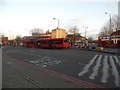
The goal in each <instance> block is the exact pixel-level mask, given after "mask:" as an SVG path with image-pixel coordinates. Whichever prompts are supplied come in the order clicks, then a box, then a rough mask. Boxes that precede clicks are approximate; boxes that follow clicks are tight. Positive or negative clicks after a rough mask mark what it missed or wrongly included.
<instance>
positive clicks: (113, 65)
mask: <svg viewBox="0 0 120 90" xmlns="http://www.w3.org/2000/svg"><path fill="white" fill-rule="evenodd" d="M109 58H110V64H111V66H112V74H113V76H115V85H116V86H117V87H120V84H118V83H120V77H119V74H118V71H117V68H116V66H115V63H114V61H113V57H112V56H109Z"/></svg>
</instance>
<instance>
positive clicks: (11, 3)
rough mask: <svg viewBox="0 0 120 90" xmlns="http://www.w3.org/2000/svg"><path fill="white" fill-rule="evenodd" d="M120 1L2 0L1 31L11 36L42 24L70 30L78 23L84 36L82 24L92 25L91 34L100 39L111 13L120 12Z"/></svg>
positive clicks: (0, 5)
mask: <svg viewBox="0 0 120 90" xmlns="http://www.w3.org/2000/svg"><path fill="white" fill-rule="evenodd" d="M118 1H119V0H109V1H108V0H104V1H102V0H96V1H94V0H90V1H89V2H88V0H84V2H83V1H81V0H64V1H63V0H57V1H56V0H0V33H1V34H5V35H7V36H12V37H11V38H13V37H15V35H22V36H24V35H29V30H31V29H32V28H35V27H38V28H42V29H43V30H44V31H46V30H48V29H49V30H52V29H55V28H56V27H57V20H53V18H58V19H59V20H60V28H63V29H66V30H67V31H68V30H69V28H70V27H72V26H74V25H76V26H78V28H79V32H80V33H81V34H82V35H83V36H84V29H83V28H82V26H86V27H88V29H87V37H90V36H93V37H94V38H96V34H98V32H99V30H100V28H101V27H102V26H103V25H104V24H105V23H106V22H107V21H108V20H109V15H106V14H105V12H106V11H107V12H109V13H111V14H112V15H116V14H118V3H117V2H118Z"/></svg>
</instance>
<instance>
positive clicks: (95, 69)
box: [89, 55, 102, 79]
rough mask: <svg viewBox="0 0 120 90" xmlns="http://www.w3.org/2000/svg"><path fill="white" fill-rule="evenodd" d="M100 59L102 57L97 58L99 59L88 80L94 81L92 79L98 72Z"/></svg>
mask: <svg viewBox="0 0 120 90" xmlns="http://www.w3.org/2000/svg"><path fill="white" fill-rule="evenodd" d="M101 59H102V55H100V56H99V58H98V60H97V62H96V65H95V66H94V68H93V73H92V74H91V75H90V77H89V78H90V79H94V77H95V76H97V74H98V70H99V67H100V62H101Z"/></svg>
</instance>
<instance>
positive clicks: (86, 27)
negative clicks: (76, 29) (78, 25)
mask: <svg viewBox="0 0 120 90" xmlns="http://www.w3.org/2000/svg"><path fill="white" fill-rule="evenodd" d="M83 28H85V43H84V44H85V47H86V29H87V28H88V27H85V26H83Z"/></svg>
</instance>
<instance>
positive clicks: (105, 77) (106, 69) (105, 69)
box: [101, 55, 109, 83]
mask: <svg viewBox="0 0 120 90" xmlns="http://www.w3.org/2000/svg"><path fill="white" fill-rule="evenodd" d="M107 61H108V56H107V55H106V56H105V57H104V59H103V69H102V72H103V76H102V80H101V82H103V83H106V82H107V78H108V77H109V75H108V70H109V65H108V63H107Z"/></svg>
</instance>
